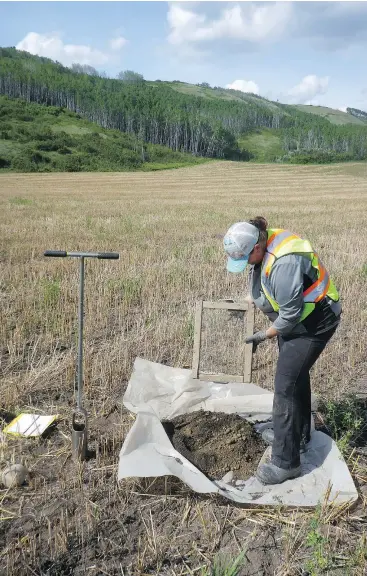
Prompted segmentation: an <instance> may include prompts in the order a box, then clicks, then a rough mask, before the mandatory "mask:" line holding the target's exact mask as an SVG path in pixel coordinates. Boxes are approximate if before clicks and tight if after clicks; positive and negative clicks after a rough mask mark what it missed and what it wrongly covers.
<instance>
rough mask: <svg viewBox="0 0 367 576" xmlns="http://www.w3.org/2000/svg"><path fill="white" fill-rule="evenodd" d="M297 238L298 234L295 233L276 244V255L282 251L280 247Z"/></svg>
mask: <svg viewBox="0 0 367 576" xmlns="http://www.w3.org/2000/svg"><path fill="white" fill-rule="evenodd" d="M295 238H298V236H296V235H295V234H292V235H290V236H288V237H287V238H284V240H282V241H281V242H280V243H279V244H278V245H277V246H275V248H274V252H273V254H275V256H276V255H277V253H278V252H279V251H280V249H281V248H283V246H284V244H287V242H290V241H291V240H294V239H295Z"/></svg>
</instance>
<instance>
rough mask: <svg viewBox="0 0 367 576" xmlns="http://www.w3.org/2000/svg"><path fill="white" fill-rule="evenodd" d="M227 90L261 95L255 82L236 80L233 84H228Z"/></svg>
mask: <svg viewBox="0 0 367 576" xmlns="http://www.w3.org/2000/svg"><path fill="white" fill-rule="evenodd" d="M226 88H230V89H232V90H240V91H241V92H251V93H252V94H259V87H258V85H257V84H256V82H254V81H253V80H235V81H234V82H232V84H227V85H226Z"/></svg>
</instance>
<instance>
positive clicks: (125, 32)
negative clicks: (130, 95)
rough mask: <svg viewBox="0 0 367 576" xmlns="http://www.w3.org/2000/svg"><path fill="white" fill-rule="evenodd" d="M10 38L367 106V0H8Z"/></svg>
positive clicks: (82, 56)
mask: <svg viewBox="0 0 367 576" xmlns="http://www.w3.org/2000/svg"><path fill="white" fill-rule="evenodd" d="M0 45H1V46H16V47H17V48H19V49H23V50H27V51H29V52H32V53H33V54H39V55H41V56H47V57H49V58H52V59H54V60H58V61H60V62H62V63H63V64H65V65H67V66H71V64H72V63H73V62H79V63H82V64H89V65H91V66H94V67H95V68H97V70H100V71H102V70H104V71H106V73H107V74H108V75H109V76H111V77H114V76H116V74H117V73H118V72H119V71H120V70H126V69H129V70H135V71H136V72H139V73H141V74H143V75H144V77H145V78H146V79H147V80H156V79H158V78H159V79H161V80H182V81H185V82H191V83H197V82H209V83H210V84H211V85H212V86H223V87H234V88H237V89H240V90H241V89H242V90H244V91H252V92H255V93H258V94H260V95H261V96H265V97H267V98H271V99H273V100H276V99H279V100H280V101H281V102H289V103H312V104H318V105H324V106H331V107H334V108H341V109H343V108H345V107H346V106H351V107H355V108H361V109H364V110H367V74H366V56H365V55H366V53H367V2H88V1H86V2H47V1H44V2H0Z"/></svg>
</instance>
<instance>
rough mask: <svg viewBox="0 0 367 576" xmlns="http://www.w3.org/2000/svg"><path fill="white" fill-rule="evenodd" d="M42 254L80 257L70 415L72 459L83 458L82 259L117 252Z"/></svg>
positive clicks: (107, 256)
mask: <svg viewBox="0 0 367 576" xmlns="http://www.w3.org/2000/svg"><path fill="white" fill-rule="evenodd" d="M44 256H53V257H58V258H65V257H67V256H70V257H74V258H80V284H79V310H78V362H77V371H78V393H77V404H76V409H75V410H74V412H73V416H72V432H71V443H72V455H73V458H74V459H78V460H85V458H86V456H87V447H88V417H87V412H86V410H85V409H84V408H83V326H84V260H85V258H98V259H99V260H118V259H119V258H120V254H118V253H117V252H65V251H63V250H46V251H45V252H44Z"/></svg>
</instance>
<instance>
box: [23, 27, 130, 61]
mask: <svg viewBox="0 0 367 576" xmlns="http://www.w3.org/2000/svg"><path fill="white" fill-rule="evenodd" d="M122 40H125V39H124V38H122V37H120V38H115V39H114V40H111V43H112V42H115V43H116V42H117V43H118V44H119V45H118V48H117V44H115V46H116V47H115V48H113V47H112V44H110V45H111V48H112V49H113V50H117V49H119V48H121V47H122V46H123V44H122ZM125 42H126V41H125ZM16 48H17V49H18V50H25V51H26V52H30V53H31V54H36V55H37V56H45V57H47V58H51V59H52V60H58V61H59V62H61V63H62V64H64V65H65V66H70V65H71V64H72V63H73V62H77V63H78V64H88V65H89V66H100V65H102V64H106V62H108V60H110V58H111V55H110V54H109V53H108V52H102V51H101V50H97V49H95V48H92V47H91V46H86V45H83V44H64V42H63V41H62V39H61V37H60V34H59V33H57V32H52V33H50V34H38V33H37V32H29V33H28V34H27V35H26V36H25V38H23V40H21V41H20V42H18V44H17V45H16Z"/></svg>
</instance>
